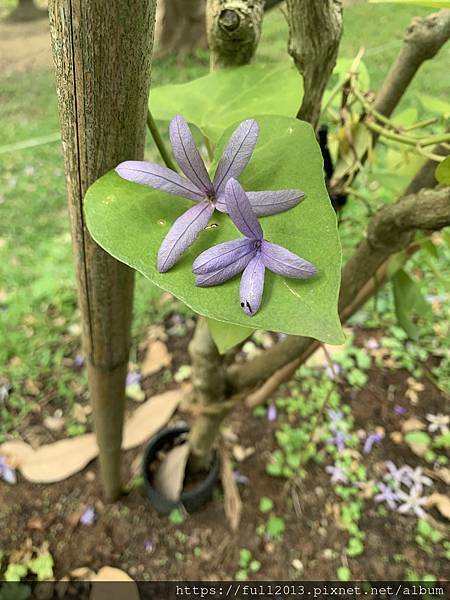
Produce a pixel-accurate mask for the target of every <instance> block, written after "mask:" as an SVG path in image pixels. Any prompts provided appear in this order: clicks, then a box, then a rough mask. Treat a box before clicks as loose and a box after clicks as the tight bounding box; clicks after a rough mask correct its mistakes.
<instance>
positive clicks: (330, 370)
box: [325, 363, 341, 379]
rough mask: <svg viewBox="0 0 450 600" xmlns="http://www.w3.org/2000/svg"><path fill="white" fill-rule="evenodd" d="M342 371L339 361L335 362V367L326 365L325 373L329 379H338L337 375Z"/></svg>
mask: <svg viewBox="0 0 450 600" xmlns="http://www.w3.org/2000/svg"><path fill="white" fill-rule="evenodd" d="M340 372H341V367H340V366H339V365H338V364H337V363H333V367H331V366H330V365H327V366H326V367H325V373H326V375H327V377H328V379H336V376H337V375H339V373H340Z"/></svg>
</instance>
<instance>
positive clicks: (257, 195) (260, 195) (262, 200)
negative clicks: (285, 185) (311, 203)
mask: <svg viewBox="0 0 450 600" xmlns="http://www.w3.org/2000/svg"><path fill="white" fill-rule="evenodd" d="M304 197H305V194H304V193H303V192H301V191H300V190H279V191H276V192H247V198H248V199H249V202H250V205H251V207H252V208H253V212H254V213H255V215H256V216H257V217H266V216H268V215H276V214H278V213H280V212H284V211H286V210H289V209H290V208H292V207H294V206H297V204H298V203H299V202H301V201H302V200H303V198H304Z"/></svg>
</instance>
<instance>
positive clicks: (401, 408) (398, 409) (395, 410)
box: [394, 404, 406, 416]
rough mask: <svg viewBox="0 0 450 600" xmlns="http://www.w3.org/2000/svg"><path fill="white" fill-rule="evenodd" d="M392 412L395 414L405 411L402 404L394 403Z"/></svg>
mask: <svg viewBox="0 0 450 600" xmlns="http://www.w3.org/2000/svg"><path fill="white" fill-rule="evenodd" d="M394 412H395V414H396V415H399V416H401V415H404V414H405V413H406V408H405V407H404V406H400V404H396V405H395V406H394Z"/></svg>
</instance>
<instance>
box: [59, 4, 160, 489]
mask: <svg viewBox="0 0 450 600" xmlns="http://www.w3.org/2000/svg"><path fill="white" fill-rule="evenodd" d="M155 4H156V0H129V1H128V2H122V1H121V0H89V2H86V1H85V0H50V3H49V10H50V25H51V38H52V46H53V57H54V61H55V66H56V85H57V91H58V99H59V111H60V119H61V134H62V142H63V150H64V159H65V170H66V182H67V193H68V201H69V213H70V221H71V227H72V239H73V247H74V253H75V261H76V267H77V283H78V297H79V304H80V309H81V318H82V329H83V346H84V352H85V355H86V359H87V363H88V377H89V392H90V397H91V401H92V404H93V407H94V416H95V428H96V433H97V441H98V445H99V449H100V468H101V474H102V479H103V484H104V491H105V495H106V497H107V498H108V499H115V498H117V496H118V495H119V494H120V490H121V479H120V447H121V439H122V426H123V417H124V406H125V378H126V373H127V363H128V353H129V345H130V324H131V315H132V303H133V286H134V274H133V271H132V270H131V269H129V268H128V267H126V266H125V265H123V264H122V263H119V262H117V261H116V260H114V259H113V258H111V257H110V256H109V255H108V254H106V253H105V252H104V251H103V250H102V249H101V248H100V247H99V246H97V244H96V243H95V242H94V241H93V240H92V239H91V237H90V236H89V233H88V231H87V229H86V226H85V222H84V215H83V198H84V195H85V193H86V190H87V188H88V187H89V185H91V184H92V183H93V182H94V181H95V180H96V179H97V178H98V177H100V176H101V175H103V174H104V173H106V172H107V171H108V170H110V169H111V168H113V167H115V166H116V165H117V164H118V163H119V162H121V161H123V160H126V159H140V158H142V155H143V151H144V141H145V128H146V114H147V101H148V92H149V85H150V69H151V56H152V48H153V31H154V20H155Z"/></svg>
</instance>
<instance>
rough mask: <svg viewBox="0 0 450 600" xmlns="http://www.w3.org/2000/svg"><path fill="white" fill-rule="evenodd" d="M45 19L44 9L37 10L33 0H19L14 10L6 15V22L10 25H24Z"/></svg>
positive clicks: (45, 12)
mask: <svg viewBox="0 0 450 600" xmlns="http://www.w3.org/2000/svg"><path fill="white" fill-rule="evenodd" d="M44 17H47V11H46V10H45V8H39V7H38V6H36V4H35V3H34V0H19V2H18V3H17V6H16V8H15V9H14V10H13V11H12V12H11V13H10V14H9V15H8V19H7V20H8V21H10V22H12V23H24V22H26V21H35V20H36V19H43V18H44Z"/></svg>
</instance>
